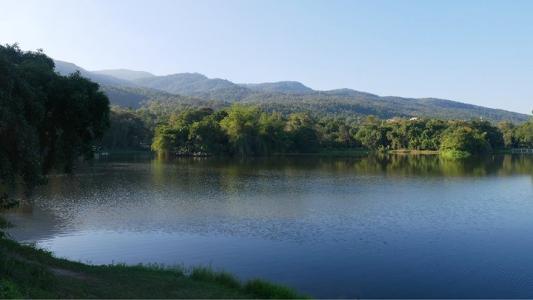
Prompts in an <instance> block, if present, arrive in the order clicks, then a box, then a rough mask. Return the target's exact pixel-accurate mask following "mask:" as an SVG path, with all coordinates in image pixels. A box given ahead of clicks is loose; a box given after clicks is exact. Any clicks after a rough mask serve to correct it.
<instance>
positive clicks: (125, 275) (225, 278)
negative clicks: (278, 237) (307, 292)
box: [0, 218, 305, 299]
mask: <svg viewBox="0 0 533 300" xmlns="http://www.w3.org/2000/svg"><path fill="white" fill-rule="evenodd" d="M0 219H1V218H0ZM0 233H1V231H0ZM0 298H115V299H116V298H152V299H154V298H188V299H191V298H195V299H200V298H201V299H206V298H219V299H220V298H226V299H229V298H231V299H245V298H246V299H248V298H259V299H296V298H305V297H304V296H303V295H300V294H298V293H296V292H294V291H293V290H291V289H289V288H286V287H282V286H278V285H275V284H272V283H268V282H265V281H262V280H251V281H248V282H241V281H239V280H237V279H236V278H235V277H233V276H232V275H230V274H228V273H225V272H214V271H212V270H211V269H209V268H194V269H190V270H188V269H184V268H178V267H176V268H167V267H164V266H160V265H137V266H126V265H104V266H93V265H86V264H82V263H79V262H73V261H69V260H65V259H59V258H56V257H54V256H53V255H52V254H51V253H50V252H47V251H45V250H42V249H36V248H35V247H32V246H28V245H21V244H19V243H17V242H16V241H13V240H11V239H9V238H6V237H5V236H0Z"/></svg>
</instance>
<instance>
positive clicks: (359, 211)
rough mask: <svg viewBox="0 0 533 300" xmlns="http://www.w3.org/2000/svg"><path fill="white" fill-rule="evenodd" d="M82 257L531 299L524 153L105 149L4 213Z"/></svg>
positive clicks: (425, 294)
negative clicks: (169, 155) (127, 152)
mask: <svg viewBox="0 0 533 300" xmlns="http://www.w3.org/2000/svg"><path fill="white" fill-rule="evenodd" d="M7 218H8V219H9V220H10V221H11V222H12V223H14V224H15V227H14V228H12V229H10V231H9V233H10V234H11V236H12V237H14V238H15V239H17V240H19V241H22V242H28V243H35V244H36V245H37V246H39V247H42V248H45V249H48V250H51V251H53V252H54V253H55V254H56V255H57V256H59V257H66V258H69V259H72V260H78V261H82V262H89V263H92V264H109V263H127V264H138V263H162V264H166V265H185V266H197V265H203V266H211V267H212V268H213V269H215V270H225V271H228V272H231V273H233V274H235V275H237V276H238V277H239V278H241V279H249V278H255V277H259V278H263V279H267V280H270V281H272V282H275V283H281V284H284V285H287V286H290V287H293V288H295V289H296V290H298V291H300V292H304V293H307V294H309V295H312V296H314V297H329V298H339V297H350V298H353V297H360V298H402V297H409V298H479V297H481V298H486V297H492V298H512V297H521V298H531V297H533V258H532V257H533V156H527V155H523V156H520V155H513V156H511V155H501V156H492V157H488V158H484V159H471V160H468V161H463V162H461V161H449V160H443V159H440V158H439V157H438V156H401V155H397V156H394V155H391V156H362V157H351V158H328V157H314V156H309V157H274V158H264V159H249V160H237V159H215V158H202V159H192V158H189V159H174V160H162V159H157V158H153V157H151V156H143V155H139V156H116V157H115V156H111V157H108V158H105V159H100V160H96V161H95V162H94V163H93V164H91V165H87V166H84V167H81V168H80V169H78V170H77V171H76V173H75V175H72V176H64V175H54V176H51V177H50V178H49V182H48V185H46V186H42V187H40V188H38V189H37V190H36V191H35V193H33V195H32V196H30V197H29V198H27V199H26V201H25V203H24V204H23V205H22V206H21V207H20V208H18V209H16V210H14V211H11V212H9V213H8V214H7Z"/></svg>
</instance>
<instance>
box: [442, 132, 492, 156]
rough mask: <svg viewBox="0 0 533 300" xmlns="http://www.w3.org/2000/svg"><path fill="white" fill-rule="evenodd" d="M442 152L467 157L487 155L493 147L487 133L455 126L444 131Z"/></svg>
mask: <svg viewBox="0 0 533 300" xmlns="http://www.w3.org/2000/svg"><path fill="white" fill-rule="evenodd" d="M440 150H441V151H443V152H445V153H446V152H447V153H450V156H465V155H469V154H486V153H488V152H490V151H491V146H490V143H489V141H488V140H487V133H486V132H483V133H481V132H480V131H479V130H477V129H474V128H471V127H465V126H459V125H454V126H451V127H450V128H448V129H446V130H445V131H444V133H443V135H442V143H441V146H440Z"/></svg>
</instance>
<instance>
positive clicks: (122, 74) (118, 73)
mask: <svg viewBox="0 0 533 300" xmlns="http://www.w3.org/2000/svg"><path fill="white" fill-rule="evenodd" d="M93 73H95V74H101V75H106V76H113V77H116V78H119V79H122V80H130V81H131V80H136V79H141V78H148V77H154V76H155V75H154V74H152V73H150V72H145V71H134V70H128V69H114V70H113V69H112V70H99V71H93Z"/></svg>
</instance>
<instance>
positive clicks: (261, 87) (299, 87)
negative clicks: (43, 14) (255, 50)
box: [240, 81, 314, 94]
mask: <svg viewBox="0 0 533 300" xmlns="http://www.w3.org/2000/svg"><path fill="white" fill-rule="evenodd" d="M240 86H242V87H245V88H248V89H250V90H252V91H256V92H263V93H283V94H308V93H312V92H314V90H313V89H312V88H310V87H307V86H305V85H303V84H302V83H300V82H298V81H278V82H265V83H243V84H240Z"/></svg>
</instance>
